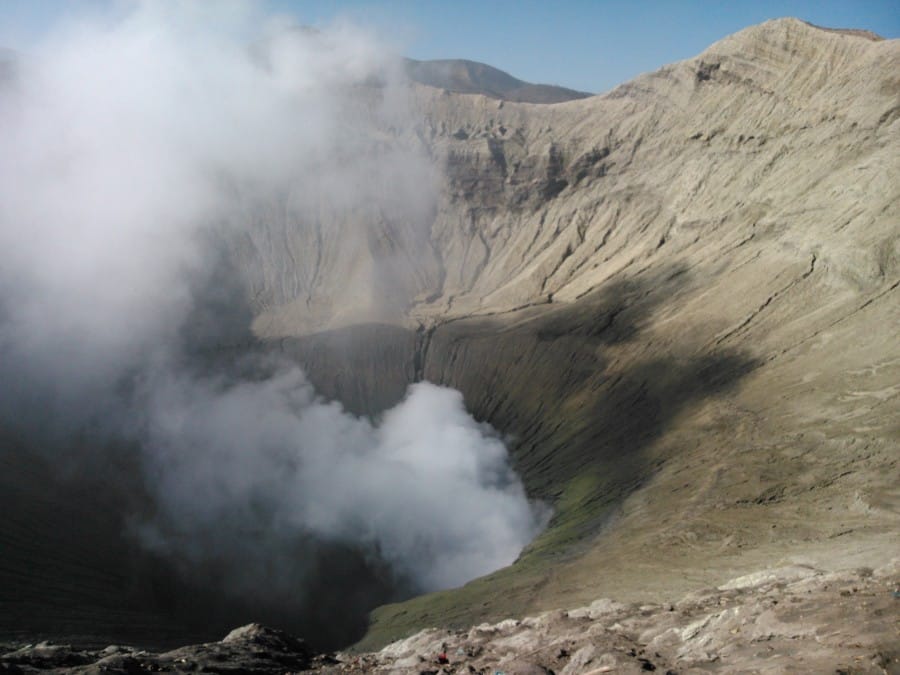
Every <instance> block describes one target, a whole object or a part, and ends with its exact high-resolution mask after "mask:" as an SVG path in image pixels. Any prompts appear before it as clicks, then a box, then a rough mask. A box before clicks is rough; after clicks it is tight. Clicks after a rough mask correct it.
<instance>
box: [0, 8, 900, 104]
mask: <svg viewBox="0 0 900 675" xmlns="http://www.w3.org/2000/svg"><path fill="white" fill-rule="evenodd" d="M205 1H206V2H213V1H215V0H205ZM120 4H122V0H81V1H79V0H71V1H69V2H66V1H65V0H0V43H3V44H5V45H8V46H11V47H14V48H19V49H21V48H27V43H28V41H29V40H31V39H36V38H37V37H39V36H40V34H41V33H42V32H43V31H44V30H46V29H47V28H48V27H49V26H51V25H52V24H53V23H54V22H55V21H57V20H58V19H59V17H60V16H63V15H66V14H71V13H73V12H75V11H78V8H80V7H88V8H91V9H94V10H96V9H97V8H105V7H108V6H115V5H120ZM260 4H261V5H262V6H263V7H264V8H265V9H266V11H269V12H272V13H279V14H290V15H292V16H295V17H297V19H298V20H299V21H301V22H302V23H307V24H312V25H316V26H325V25H327V24H328V23H330V22H332V21H334V20H336V19H340V18H349V19H352V20H355V21H357V22H359V23H362V24H368V25H372V26H374V27H375V28H376V29H377V30H378V31H379V32H380V33H381V34H382V35H384V36H385V37H386V38H387V39H388V40H389V41H390V42H391V43H392V44H394V45H396V48H397V49H398V50H399V51H401V52H403V53H404V54H406V55H408V56H411V57H413V58H418V59H434V58H467V59H472V60H474V61H483V62H485V63H489V64H491V65H493V66H496V67H498V68H501V69H503V70H506V71H507V72H509V73H511V74H513V75H515V76H516V77H519V78H521V79H524V80H528V81H531V82H546V83H553V84H561V85H564V86H568V87H572V88H575V89H582V90H586V91H592V92H600V91H605V90H607V89H609V88H611V87H613V86H615V85H616V84H619V83H621V82H624V81H626V80H628V79H630V78H632V77H634V76H635V75H637V74H639V73H642V72H646V71H649V70H654V69H656V68H658V67H660V66H662V65H664V64H666V63H671V62H672V61H677V60H679V59H684V58H688V57H690V56H694V55H695V54H697V53H699V52H700V51H702V50H703V49H704V48H706V47H707V46H708V45H710V44H711V43H712V42H715V41H716V40H718V39H719V38H722V37H724V36H726V35H728V34H730V33H734V32H735V31H738V30H740V29H741V28H744V27H746V26H749V25H751V24H755V23H760V22H762V21H765V20H766V19H771V18H776V17H781V16H796V17H799V18H801V19H805V20H807V21H811V22H813V23H817V24H820V25H824V26H829V27H840V28H866V29H868V30H872V31H875V32H876V33H879V34H881V35H882V36H884V37H888V38H896V37H900V0H782V1H776V0H756V1H749V0H748V1H743V2H727V1H724V0H723V1H720V2H713V1H712V0H705V1H700V0H697V1H693V2H692V1H689V0H682V1H676V0H642V1H641V0H632V1H628V0H593V1H590V0H569V1H565V0H558V1H557V2H550V1H549V0H544V1H536V0H519V1H517V2H513V1H511V0H493V1H491V0H455V1H449V0H445V1H443V2H438V1H437V0H418V1H414V0H368V1H364V0H330V1H328V0H260Z"/></svg>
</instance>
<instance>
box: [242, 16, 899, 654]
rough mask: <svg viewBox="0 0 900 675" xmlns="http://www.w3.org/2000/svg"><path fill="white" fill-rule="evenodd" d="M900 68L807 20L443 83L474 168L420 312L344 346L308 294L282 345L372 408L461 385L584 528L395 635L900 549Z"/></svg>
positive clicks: (444, 206)
mask: <svg viewBox="0 0 900 675" xmlns="http://www.w3.org/2000/svg"><path fill="white" fill-rule="evenodd" d="M898 65H900V44H898V42H897V41H896V40H895V41H883V40H878V39H875V38H873V37H872V36H870V35H858V34H854V33H852V32H851V33H847V32H840V31H826V30H822V29H819V28H817V27H814V26H811V25H809V24H806V23H804V22H801V21H798V20H793V19H785V20H778V21H772V22H768V23H765V24H762V25H760V26H756V27H752V28H749V29H747V30H745V31H742V32H740V33H738V34H736V35H733V36H731V37H728V38H726V39H724V40H722V41H721V42H719V43H716V44H715V45H713V46H712V47H710V48H709V49H708V50H707V51H705V52H704V53H703V54H701V55H699V56H698V57H696V58H694V59H690V60H688V61H685V62H681V63H677V64H674V65H671V66H667V67H665V68H663V69H661V70H659V71H657V72H655V73H651V74H648V75H645V76H642V77H640V78H638V79H636V80H634V81H632V82H629V83H627V84H624V85H622V86H620V87H618V88H616V89H615V90H613V91H611V92H609V93H608V94H606V95H603V96H598V97H593V98H589V99H585V100H580V101H571V102H567V103H562V104H558V105H553V106H536V105H526V104H514V103H510V102H504V101H497V100H493V99H489V98H485V97H481V96H453V95H448V94H446V93H442V92H439V91H434V90H429V89H416V90H415V91H414V96H415V99H416V102H417V105H419V106H420V107H421V109H422V110H423V113H424V119H425V122H424V127H423V129H422V131H421V139H422V142H423V143H426V144H427V147H428V148H429V151H430V152H431V153H433V155H434V156H435V157H436V158H437V159H438V161H439V162H440V165H441V166H442V167H443V171H444V173H445V175H446V178H447V180H446V182H445V183H444V187H443V189H442V192H441V196H440V199H439V201H438V204H437V206H436V215H435V218H434V221H433V224H432V225H431V232H430V250H429V251H426V253H425V254H422V255H419V256H416V258H415V259H416V264H417V267H416V268H415V269H416V272H415V274H414V275H412V276H414V278H415V279H417V280H418V282H417V283H418V286H415V288H414V285H413V284H410V285H409V288H410V291H411V295H414V299H413V300H412V301H411V302H410V304H409V306H408V308H407V309H406V311H405V312H404V313H403V316H402V317H401V318H399V319H388V321H390V322H391V323H392V324H393V326H394V327H393V328H387V327H382V328H375V327H369V328H366V329H363V328H360V327H358V326H357V327H355V328H348V327H347V324H348V323H353V322H352V321H349V322H348V321H347V317H336V318H334V319H331V318H329V316H330V315H329V312H328V311H325V312H323V314H322V315H321V316H322V317H323V318H322V322H321V324H320V325H321V326H322V328H327V329H329V330H328V331H325V332H321V331H317V330H315V329H314V328H311V327H310V325H309V324H308V323H307V320H306V316H307V315H306V314H304V312H303V311H300V310H298V308H297V306H296V304H290V303H286V304H284V305H281V306H277V307H267V308H263V309H262V310H261V311H260V313H259V316H258V318H257V320H256V324H255V326H256V330H257V332H258V333H259V334H260V335H262V336H264V337H268V338H270V339H275V338H277V339H279V341H280V345H281V347H282V348H283V349H284V350H285V351H287V352H288V353H291V354H292V355H294V356H296V357H297V358H299V359H300V360H301V361H303V362H304V364H305V365H306V367H307V370H308V371H309V373H310V375H311V377H312V378H313V380H314V381H315V382H316V383H317V385H318V386H319V388H320V389H321V390H322V391H324V392H326V393H327V394H330V395H334V396H337V397H339V398H340V399H341V400H343V401H344V402H345V403H346V404H347V405H348V406H349V407H351V408H352V409H355V410H358V411H361V412H375V411H377V410H379V409H382V408H383V407H384V406H385V405H389V404H391V403H393V402H394V401H395V400H396V398H397V397H398V396H399V395H400V394H401V393H402V390H403V385H404V384H405V382H406V381H408V380H409V379H413V378H417V377H425V378H427V379H429V380H432V381H435V382H441V383H445V384H449V385H451V386H454V387H458V388H459V389H461V390H462V391H463V392H464V394H465V397H466V402H467V405H468V406H469V407H470V409H471V410H473V411H474V412H475V414H476V415H477V416H478V417H481V418H484V419H487V420H489V421H491V423H492V424H494V425H496V426H497V427H499V428H500V429H502V430H504V431H505V432H508V433H510V434H511V435H512V436H513V437H514V439H515V440H514V444H513V448H512V450H513V453H514V457H515V460H516V463H517V466H518V468H519V470H520V471H521V472H522V474H523V476H524V478H525V480H526V483H527V485H528V487H529V488H530V490H531V492H532V494H534V495H536V496H538V497H541V498H544V499H546V500H548V501H550V502H551V503H553V504H554V506H555V508H556V516H555V518H554V520H553V521H552V522H551V527H550V528H549V530H548V531H547V532H546V533H545V534H544V535H543V536H542V537H541V538H539V539H538V540H537V541H536V542H535V543H534V544H533V545H532V547H531V548H530V549H529V550H528V551H526V554H525V555H524V556H523V557H522V559H521V560H520V561H519V562H518V563H517V564H516V565H514V566H513V567H511V568H509V569H507V570H504V571H501V572H499V573H497V574H495V575H491V576H490V577H488V578H487V579H485V580H480V581H476V582H473V583H472V584H470V585H469V586H467V587H466V588H464V589H461V590H460V591H457V592H451V593H446V594H437V595H435V596H427V597H425V598H419V599H416V600H413V601H411V602H409V603H406V604H403V605H399V606H396V607H386V608H384V609H382V610H379V612H377V613H376V615H375V622H374V624H373V631H372V633H370V639H371V640H372V642H370V643H369V644H375V643H376V642H378V641H379V640H384V639H387V638H389V637H391V636H396V635H398V634H401V633H402V632H404V631H408V630H412V629H414V628H415V627H418V626H421V625H423V624H424V623H429V622H434V623H442V622H444V623H450V624H453V625H460V626H461V625H465V624H467V623H468V622H471V621H473V620H480V619H483V618H500V617H502V616H505V615H507V614H510V613H513V614H519V615H522V614H524V613H527V612H534V611H539V610H544V609H549V608H554V607H565V606H572V605H574V604H579V603H582V602H585V601H588V600H590V599H591V598H594V597H597V596H598V595H615V596H616V597H618V598H621V599H624V600H629V601H632V600H638V599H640V600H646V599H659V598H660V597H665V598H674V597H675V595H677V594H679V593H681V592H684V591H686V590H689V589H690V588H692V587H695V586H696V585H698V584H704V583H719V582H721V581H723V580H724V579H726V578H729V577H730V576H733V575H734V574H737V573H740V572H742V571H748V570H752V569H756V568H757V567H760V566H765V565H769V564H773V563H778V562H779V561H781V562H794V563H810V564H816V565H819V566H822V567H825V568H830V567H833V566H835V565H837V566H841V565H848V564H870V565H877V564H881V563H882V562H883V557H884V555H886V552H887V551H890V550H893V549H895V548H896V547H897V546H898V544H900V534H898V533H900V528H898V523H900V520H898V515H900V501H898V496H900V495H898V492H897V487H896V484H895V483H896V481H895V480H894V478H893V477H894V476H896V474H897V468H898V467H897V462H898V452H897V450H898V427H897V422H896V420H897V419H898V414H897V413H898V405H897V401H898V398H897V395H898V393H900V388H898V387H897V382H898V381H900V350H898V343H897V341H896V337H895V336H896V333H897V328H898V326H900V311H898V307H900V303H898V285H900V239H898V222H900V206H898V204H900V202H898V185H900V181H898V174H900V160H898V157H900V155H898V152H897V149H898V140H900V126H898V124H897V119H898V115H900V99H898V96H900V80H898V79H897V77H896V75H895V72H896V71H897V66H898ZM388 239H389V236H388ZM298 251H299V249H298ZM411 278H412V277H411ZM327 279H328V271H327V270H323V271H322V274H321V276H320V280H321V282H320V283H321V285H320V287H319V290H316V289H312V290H311V291H310V292H311V294H312V295H313V296H315V297H320V298H321V297H327V292H326V289H327V286H328V283H329V282H328V281H327ZM416 288H417V289H418V290H417V291H416V293H414V294H413V293H412V291H413V290H415V289H416ZM298 336H299V337H298ZM354 336H360V337H354ZM362 336H365V337H362ZM335 341H337V342H340V343H341V344H342V345H343V346H342V347H340V348H338V347H331V346H329V345H332V344H335ZM350 344H352V345H355V346H354V347H352V348H349V349H348V347H347V345H350ZM348 353H349V354H351V356H350V357H349V358H350V360H351V363H352V364H353V367H352V369H341V368H338V367H336V366H337V365H338V364H341V363H345V362H346V359H347V358H348V357H347V356H346V355H347V354H348ZM388 373H390V374H388Z"/></svg>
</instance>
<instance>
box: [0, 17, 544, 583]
mask: <svg viewBox="0 0 900 675" xmlns="http://www.w3.org/2000/svg"><path fill="white" fill-rule="evenodd" d="M129 7H130V8H129V9H128V10H127V11H124V12H123V13H122V14H121V15H120V16H117V17H115V18H112V19H111V18H109V17H106V18H104V19H103V20H88V19H84V20H80V21H77V22H70V23H68V24H67V25H65V26H62V27H60V28H59V29H58V30H56V31H55V32H54V33H53V34H51V35H50V36H49V37H47V38H46V39H45V40H44V41H43V42H41V43H40V44H38V45H35V46H34V48H33V49H31V50H29V51H28V53H26V54H22V55H19V57H18V64H17V66H16V68H14V69H12V70H11V71H10V72H8V73H7V81H5V82H3V83H2V85H0V87H2V88H0V147H2V149H3V150H2V152H0V377H2V378H3V382H4V386H3V388H2V393H0V423H2V425H3V426H4V427H5V428H7V429H14V430H16V433H19V434H21V435H23V436H26V437H29V435H30V437H31V438H32V439H36V440H34V444H36V445H40V446H41V448H42V451H43V452H52V453H56V454H57V455H58V458H59V459H60V461H66V462H73V461H74V462H78V461H80V460H81V459H82V455H81V454H79V453H84V452H86V451H85V446H86V445H90V444H91V443H95V442H96V443H107V444H108V443H121V444H125V445H128V444H131V445H133V446H136V447H138V448H139V458H140V459H139V463H140V465H141V467H142V470H143V472H144V473H143V476H144V480H145V482H146V487H147V490H148V492H149V494H150V495H151V496H152V497H153V498H154V500H155V504H154V505H153V507H152V508H151V509H147V510H145V512H144V513H141V514H134V517H133V522H134V523H135V525H134V531H135V532H137V533H138V534H139V536H140V538H141V540H142V541H143V542H145V544H146V545H147V546H149V547H151V548H152V549H153V550H155V551H159V552H164V553H165V554H166V555H168V556H170V557H171V558H172V559H175V560H177V561H178V562H179V564H180V565H183V566H184V568H185V569H186V570H188V572H187V573H188V574H189V570H190V568H191V566H193V565H203V564H207V563H210V562H215V564H216V565H217V566H218V568H219V570H220V573H221V577H222V579H223V583H226V584H228V585H229V587H231V588H234V589H236V590H237V592H239V593H260V592H264V589H269V591H270V592H272V593H280V592H282V591H283V589H284V586H285V585H290V584H296V582H297V579H298V574H297V570H300V571H303V570H304V569H305V568H304V565H305V564H306V563H305V562H304V559H303V557H302V553H303V551H304V550H306V549H304V548H303V542H304V541H308V540H311V539H312V540H318V541H331V542H336V543H339V544H341V545H347V546H350V547H354V548H356V549H358V550H362V551H365V552H367V554H368V555H371V556H372V557H373V558H377V559H378V560H379V561H381V562H382V563H384V564H386V565H387V566H388V567H389V568H390V570H391V573H392V574H395V575H397V576H398V577H400V578H403V579H405V580H407V581H408V582H409V583H411V585H412V586H414V587H416V588H418V589H420V590H430V589H436V588H445V587H449V586H454V585H458V584H461V583H463V582H465V581H466V580H468V579H471V578H473V577H476V576H479V575H481V574H484V573H487V572H490V571H492V570H494V569H496V568H498V567H500V566H502V565H505V564H508V563H511V562H512V561H513V560H514V559H515V558H516V556H517V555H518V553H519V552H520V550H521V549H522V547H523V546H524V545H525V544H526V543H527V542H528V541H529V540H530V539H531V538H532V537H533V536H534V535H535V533H536V532H537V530H538V529H539V527H540V526H541V517H540V515H539V514H538V513H537V512H536V510H535V509H534V507H533V506H532V505H530V504H529V502H528V501H527V499H526V497H525V494H524V491H523V488H522V485H521V483H520V481H519V480H518V479H517V477H516V476H515V475H514V474H513V473H512V471H511V469H510V467H509V463H508V457H507V452H506V449H505V447H504V445H503V443H502V441H501V439H500V438H499V437H498V436H497V434H496V433H495V432H494V431H493V430H492V429H490V428H489V427H487V426H486V425H484V424H479V423H477V422H476V421H475V420H473V419H472V418H471V417H470V416H469V415H468V414H467V413H466V411H465V408H464V406H463V401H462V397H461V395H460V394H459V393H458V392H455V391H452V390H449V389H446V388H441V387H437V386H434V385H431V384H427V383H420V384H416V385H413V386H412V387H410V390H409V392H408V395H407V397H406V399H405V400H404V401H403V402H402V403H400V404H399V405H398V406H397V407H396V408H394V409H393V410H390V411H388V412H387V413H385V414H384V415H383V417H382V418H381V419H379V420H377V421H375V422H372V421H370V420H368V419H361V418H357V417H354V416H352V415H350V414H348V413H346V412H345V411H344V410H343V409H342V408H341V407H340V405H338V404H337V403H329V402H325V401H323V400H321V399H319V398H318V397H317V396H316V394H315V392H314V391H313V390H312V388H311V386H310V385H309V384H308V382H307V381H306V379H305V377H304V375H303V373H302V372H301V371H300V370H299V369H298V368H297V367H296V366H295V365H292V364H288V363H283V362H270V361H264V362H262V363H260V362H259V361H258V360H257V361H256V362H254V363H253V364H252V367H250V370H251V371H252V374H251V375H246V376H242V377H237V376H236V375H235V372H238V371H241V368H237V369H234V368H227V369H222V368H219V367H218V366H213V365H210V363H205V364H204V365H202V366H198V365H197V364H194V363H192V362H191V358H190V356H189V352H191V350H192V349H194V350H196V349H198V348H202V347H203V346H204V345H203V344H197V340H200V341H201V342H202V341H203V340H211V341H215V340H217V339H223V340H226V341H227V340H228V339H230V335H229V334H227V333H229V331H231V332H234V331H237V332H239V333H240V332H241V331H244V332H245V333H246V334H249V333H247V332H246V331H248V322H249V319H250V318H252V317H251V315H250V313H249V309H248V308H249V307H250V305H249V302H250V300H249V298H248V294H249V295H253V294H255V293H257V292H258V291H260V289H261V288H269V289H270V290H271V289H272V288H274V287H275V284H274V282H273V280H272V279H271V278H269V277H271V276H272V275H273V274H274V273H273V272H272V270H271V269H270V268H265V267H262V268H260V269H259V270H256V271H252V270H251V271H250V272H247V270H242V271H241V276H240V278H236V273H234V274H231V272H233V271H234V270H233V267H229V266H228V264H225V265H224V267H223V262H222V261H223V260H226V261H227V260H229V259H230V258H229V256H230V254H231V253H232V252H233V247H234V241H240V238H241V237H242V236H243V237H250V238H251V239H252V237H253V236H255V235H254V230H253V228H254V227H257V226H258V225H259V221H260V220H263V221H264V220H265V218H266V217H267V215H266V214H267V213H271V212H276V211H279V210H281V211H282V212H284V211H287V212H289V215H290V217H289V218H285V220H284V223H281V225H283V226H284V227H289V226H293V227H298V228H299V227H302V226H303V225H302V223H303V221H304V218H306V219H311V218H314V217H315V218H319V219H322V215H321V214H322V212H323V209H325V210H326V211H330V212H339V213H340V212H344V213H349V212H354V213H362V216H361V217H360V218H358V220H361V221H362V222H363V225H365V218H366V214H370V213H374V212H375V211H377V213H378V217H379V218H381V219H389V220H397V221H403V222H404V227H409V226H410V224H412V225H415V227H417V228H418V231H419V232H427V228H428V222H427V214H428V212H429V209H430V208H431V207H432V202H433V185H432V182H431V178H430V177H429V176H430V172H431V170H430V168H428V165H427V162H426V160H425V158H424V157H423V156H422V155H421V154H420V153H417V152H416V151H414V150H410V149H408V148H404V147H400V146H397V147H392V146H390V144H389V143H386V142H385V140H384V138H383V136H384V134H383V133H382V130H383V129H386V128H396V127H397V126H399V125H408V124H410V123H412V117H411V114H410V112H409V110H408V109H407V107H406V105H405V100H404V96H403V85H402V82H401V79H400V77H399V74H400V69H399V64H398V60H396V59H394V58H392V57H391V56H390V52H389V51H388V50H387V49H385V48H384V46H383V45H381V44H380V43H379V42H378V41H377V40H376V39H375V38H373V37H372V36H371V35H369V34H367V33H366V32H364V31H361V30H359V29H357V28H353V27H350V26H343V25H342V26H335V27H332V28H331V29H328V30H326V31H322V32H311V31H305V30H299V29H296V28H290V27H287V26H285V25H284V24H283V22H279V21H272V20H270V19H268V18H267V17H264V16H259V15H257V14H256V13H255V12H254V11H253V10H252V9H248V7H247V6H244V5H241V4H226V5H224V6H223V5H222V4H220V3H195V4H190V3H189V4H186V5H178V6H174V5H163V4H162V3H159V4H157V3H145V4H138V5H134V6H129ZM223 7H224V9H223ZM3 72H7V71H3ZM367 87H368V89H367ZM369 90H377V96H374V95H372V94H371V92H370V93H366V92H367V91H369ZM360 101H362V103H360ZM375 137H378V138H377V140H373V138H375ZM376 149H377V152H376ZM373 205H374V207H373ZM373 209H374V210H373ZM312 211H316V213H315V214H314V213H311V212H312ZM260 214H262V215H260ZM324 221H325V224H326V226H327V218H325V219H324ZM257 234H258V233H257ZM362 240H363V241H364V238H363V239H362ZM310 245H313V244H312V243H311V244H310ZM348 246H350V244H348ZM223 269H224V272H223ZM296 273H297V275H298V278H301V280H302V276H303V274H304V271H303V270H298V271H297V272H296ZM223 275H224V276H223ZM300 285H302V284H300ZM257 286H258V288H257ZM301 290H302V289H300V288H294V289H292V288H286V287H285V286H284V285H282V286H279V287H278V289H276V290H275V291H272V292H271V293H270V297H269V301H271V302H278V301H285V300H286V299H289V297H280V296H279V293H280V294H281V295H286V296H290V294H291V293H295V292H296V293H299V292H300V291H301ZM210 297H212V298H213V300H214V303H213V306H212V309H210V308H209V307H206V306H205V305H204V303H205V302H207V301H208V300H209V298H210ZM369 300H371V299H369ZM369 304H370V305H371V302H370V303H369ZM232 305H233V306H234V307H237V308H239V309H240V310H241V311H236V312H231V313H229V312H228V311H223V310H222V308H223V307H224V308H227V307H229V306H232ZM204 312H206V314H207V315H208V316H206V319H202V317H201V315H203V314H204ZM210 312H211V314H210ZM198 317H201V318H198ZM205 320H209V321H211V322H212V323H213V324H214V325H213V326H212V327H211V328H210V329H209V330H207V329H206V327H204V326H203V325H201V324H202V323H203V321H205ZM229 322H232V323H235V325H236V328H233V327H231V326H229V325H228V324H229ZM223 331H224V333H226V334H225V335H224V336H223V334H222V333H223ZM186 335H187V336H188V337H187V338H186ZM191 335H192V336H193V337H192V338H191V337H190V336H191ZM189 338H190V339H189ZM191 340H193V343H191ZM207 346H215V345H207ZM246 370H247V369H246V368H244V371H246ZM226 371H227V372H226ZM76 438H77V439H78V441H77V442H75V441H74V440H72V439H76ZM298 542H299V543H298ZM298 551H299V552H300V555H298V554H297V552H298ZM301 578H302V575H301ZM279 580H282V581H283V583H281V582H280V581H279Z"/></svg>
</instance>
